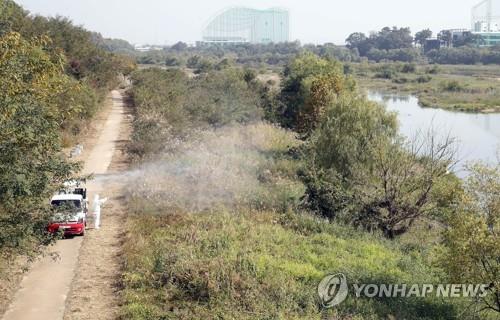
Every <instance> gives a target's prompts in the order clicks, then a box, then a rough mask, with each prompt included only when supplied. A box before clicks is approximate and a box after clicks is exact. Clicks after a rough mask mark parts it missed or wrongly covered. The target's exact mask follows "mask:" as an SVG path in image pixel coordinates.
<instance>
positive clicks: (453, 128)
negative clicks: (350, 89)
mask: <svg viewBox="0 0 500 320" xmlns="http://www.w3.org/2000/svg"><path fill="white" fill-rule="evenodd" d="M368 97H369V98H370V99H371V100H373V101H377V102H381V103H383V104H385V105H386V107H387V110H389V111H395V112H397V114H398V119H399V123H400V131H401V133H402V134H403V135H405V136H407V137H412V136H414V135H415V134H416V133H417V132H418V131H424V132H425V131H428V130H430V129H432V130H433V131H435V132H436V133H437V134H438V135H439V136H444V135H448V134H449V135H450V136H452V137H454V138H456V139H457V141H458V159H457V160H459V163H458V165H457V168H456V170H455V171H456V173H457V174H458V175H459V176H464V175H466V173H465V172H464V166H465V165H466V164H467V163H468V162H474V161H478V160H480V161H483V162H485V163H489V164H497V163H498V162H499V161H500V160H499V157H500V114H478V113H464V112H454V111H447V110H442V109H433V108H422V107H421V106H419V104H418V98H417V97H415V96H411V95H394V94H382V93H373V92H372V93H369V94H368Z"/></svg>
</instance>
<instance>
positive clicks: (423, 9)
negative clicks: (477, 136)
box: [16, 0, 480, 44]
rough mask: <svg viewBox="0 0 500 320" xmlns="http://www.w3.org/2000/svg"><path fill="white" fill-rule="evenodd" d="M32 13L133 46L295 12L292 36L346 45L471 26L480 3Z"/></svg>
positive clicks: (116, 0) (121, 6)
mask: <svg viewBox="0 0 500 320" xmlns="http://www.w3.org/2000/svg"><path fill="white" fill-rule="evenodd" d="M16 2H17V3H19V4H21V5H23V6H24V7H25V9H28V10H29V11H31V12H32V13H39V14H43V15H49V16H54V15H57V14H59V15H63V16H67V17H69V18H71V19H72V20H73V21H74V22H75V23H77V24H81V25H84V26H85V27H86V28H88V29H90V30H93V31H98V32H100V33H102V34H103V35H104V36H105V37H112V38H122V39H125V40H128V41H130V42H132V43H140V44H143V43H155V44H171V43H174V42H176V41H179V40H182V41H185V42H195V41H197V40H200V38H201V30H202V28H203V25H204V24H205V23H206V22H207V20H208V19H209V18H210V17H211V16H213V15H214V14H215V13H217V12H218V11H220V10H221V9H224V8H226V7H229V6H248V7H253V8H257V9H265V8H269V7H276V6H279V7H285V8H288V9H289V10H290V15H291V16H290V21H291V26H290V29H291V30H290V36H291V39H292V40H295V39H298V40H300V41H301V42H302V43H324V42H335V43H337V44H343V43H344V39H345V38H346V37H347V36H348V35H349V34H350V33H352V32H355V31H362V32H366V33H368V32H370V31H373V30H378V29H380V28H382V27H384V26H394V25H397V26H409V27H411V29H412V31H418V30H421V29H424V28H427V27H429V28H431V29H432V30H434V31H439V30H441V29H445V28H470V16H471V14H470V10H471V7H472V6H473V5H474V4H476V3H478V2H480V0H377V1H371V0H343V1H340V0H323V1H320V0H288V1H285V0H269V1H263V0H202V1H194V0H175V1H174V0H16Z"/></svg>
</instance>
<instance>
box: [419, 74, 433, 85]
mask: <svg viewBox="0 0 500 320" xmlns="http://www.w3.org/2000/svg"><path fill="white" fill-rule="evenodd" d="M416 81H417V83H428V82H431V81H432V77H431V76H428V75H426V76H418V77H417V79H416Z"/></svg>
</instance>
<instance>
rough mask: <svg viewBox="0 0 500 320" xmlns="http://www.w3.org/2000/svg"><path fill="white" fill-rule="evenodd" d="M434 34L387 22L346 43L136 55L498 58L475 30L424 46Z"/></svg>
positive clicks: (185, 63) (253, 63) (185, 58)
mask: <svg viewBox="0 0 500 320" xmlns="http://www.w3.org/2000/svg"><path fill="white" fill-rule="evenodd" d="M430 37H432V31H430V30H429V29H426V30H422V31H419V32H417V33H416V34H415V36H413V35H412V33H411V30H410V29H409V28H397V27H393V28H389V27H385V28H383V29H382V30H380V31H378V32H373V33H371V34H370V35H366V34H364V33H361V32H355V33H352V34H351V35H350V36H349V37H348V38H347V39H346V46H337V45H334V44H332V43H325V44H322V45H312V44H304V45H302V44H301V43H300V42H298V41H295V42H289V43H278V44H234V45H214V44H205V45H203V44H202V45H200V46H196V47H190V46H188V45H187V44H186V43H183V42H178V43H176V44H175V45H173V46H170V47H165V48H164V49H163V50H155V51H150V52H145V53H136V55H137V62H138V63H140V64H156V65H166V66H168V67H188V68H192V69H203V68H205V69H206V68H216V67H217V64H219V63H220V62H221V61H224V62H223V63H226V64H227V63H233V64H237V65H244V66H246V67H252V68H261V67H262V68H268V67H273V68H277V69H279V68H282V67H284V66H285V65H286V64H287V63H288V62H289V61H290V60H291V59H293V57H295V56H296V55H297V54H301V53H304V52H313V53H315V54H316V55H318V56H320V57H322V58H332V59H336V60H340V61H343V62H360V61H363V60H369V61H375V62H381V61H400V62H429V63H435V64H478V63H482V64H498V63H500V49H499V48H496V47H491V48H485V47H479V46H478V44H480V43H481V38H480V37H479V36H477V35H474V34H472V33H464V35H463V36H462V37H459V38H454V37H452V35H451V33H450V32H449V31H442V32H440V33H439V34H438V39H440V41H441V42H442V43H443V46H442V48H440V49H439V50H437V49H434V50H424V46H425V40H426V39H428V38H430ZM122 48H123V46H122ZM126 51H127V50H126Z"/></svg>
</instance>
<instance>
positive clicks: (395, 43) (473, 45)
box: [346, 27, 500, 64]
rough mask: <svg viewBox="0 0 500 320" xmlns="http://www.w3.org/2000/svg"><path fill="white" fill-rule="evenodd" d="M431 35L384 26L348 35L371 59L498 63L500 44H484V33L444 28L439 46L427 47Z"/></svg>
mask: <svg viewBox="0 0 500 320" xmlns="http://www.w3.org/2000/svg"><path fill="white" fill-rule="evenodd" d="M430 37H432V31H430V30H429V29H426V30H422V31H419V32H417V33H416V34H415V36H414V37H413V36H412V34H411V31H410V29H409V28H397V27H393V28H389V27H385V28H383V29H382V30H380V31H378V32H374V33H372V34H370V35H368V36H367V35H365V34H364V33H361V32H355V33H353V34H351V35H350V36H349V37H348V38H347V39H346V45H347V47H348V48H349V49H351V50H352V51H354V52H355V53H356V54H359V56H360V57H364V58H366V59H368V60H371V61H376V62H380V61H401V62H418V61H428V62H430V63H436V64H478V63H482V64H498V63H500V48H496V47H491V48H481V47H479V45H480V44H481V43H482V38H481V36H478V35H475V34H472V33H470V32H464V34H463V35H462V36H461V37H456V38H454V37H453V36H452V34H451V33H450V32H449V31H446V30H445V31H442V32H440V33H439V34H438V35H437V39H438V40H439V41H441V42H442V43H443V47H442V48H440V49H433V50H426V52H425V53H424V50H423V49H424V46H425V40H426V39H428V38H430Z"/></svg>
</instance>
